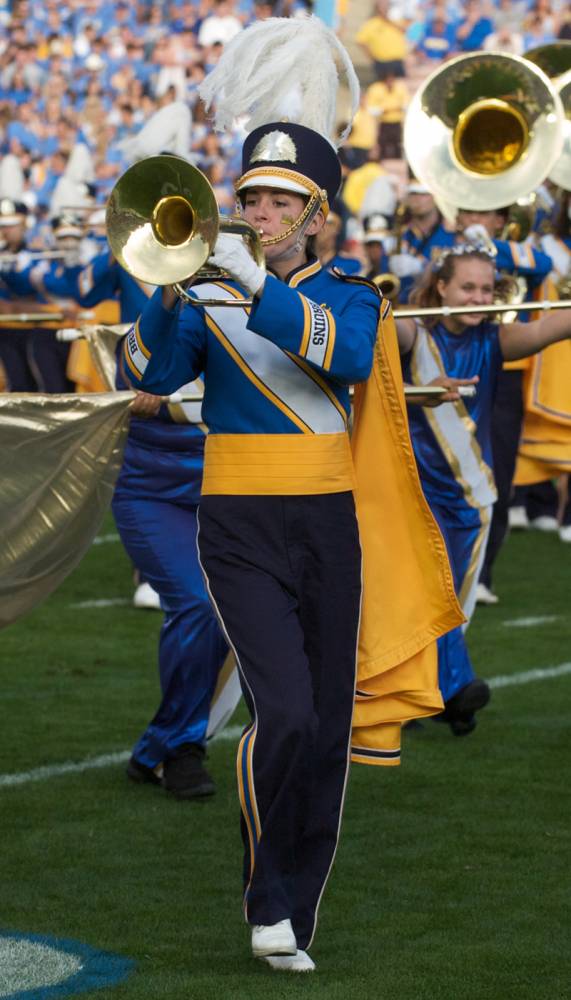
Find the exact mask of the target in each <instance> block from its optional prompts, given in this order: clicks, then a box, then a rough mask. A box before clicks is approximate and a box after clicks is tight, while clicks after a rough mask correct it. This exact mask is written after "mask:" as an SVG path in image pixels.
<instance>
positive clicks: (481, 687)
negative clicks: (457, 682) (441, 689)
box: [434, 677, 491, 736]
mask: <svg viewBox="0 0 571 1000" xmlns="http://www.w3.org/2000/svg"><path fill="white" fill-rule="evenodd" d="M490 696H491V691H490V689H489V687H488V685H487V684H486V682H485V681H483V680H480V678H479V677H476V678H474V680H473V681H470V683H469V684H466V687H463V688H461V689H460V691H457V692H456V694H455V695H453V696H452V698H449V699H448V701H447V702H445V703H444V711H443V712H441V713H440V715H437V716H435V717H434V718H435V721H436V722H447V723H448V724H449V725H450V729H451V730H452V732H453V733H454V735H455V736H468V735H469V734H470V733H472V732H473V731H474V729H475V728H476V719H475V717H474V713H475V712H478V711H479V710H480V709H481V708H484V707H485V706H486V705H487V704H488V702H489V700H490Z"/></svg>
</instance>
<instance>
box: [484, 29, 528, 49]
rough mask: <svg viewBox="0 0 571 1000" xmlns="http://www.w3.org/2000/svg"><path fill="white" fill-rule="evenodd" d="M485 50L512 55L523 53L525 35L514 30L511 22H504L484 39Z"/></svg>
mask: <svg viewBox="0 0 571 1000" xmlns="http://www.w3.org/2000/svg"><path fill="white" fill-rule="evenodd" d="M483 49H484V51H485V52H505V53H506V54H507V55H510V56H521V55H523V35H522V34H520V32H519V31H513V30H512V29H511V28H510V26H509V24H502V25H501V26H500V27H498V28H497V29H496V30H495V31H492V34H491V35H488V36H487V38H485V39H484V44H483Z"/></svg>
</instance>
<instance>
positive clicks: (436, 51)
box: [416, 7, 456, 63]
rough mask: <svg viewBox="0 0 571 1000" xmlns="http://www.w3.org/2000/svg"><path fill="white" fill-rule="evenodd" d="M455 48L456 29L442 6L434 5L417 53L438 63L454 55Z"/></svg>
mask: <svg viewBox="0 0 571 1000" xmlns="http://www.w3.org/2000/svg"><path fill="white" fill-rule="evenodd" d="M455 49H456V29H455V27H454V25H453V24H452V22H451V21H449V20H448V19H447V17H446V14H445V12H444V8H443V7H436V8H435V10H434V16H433V17H432V20H430V21H427V23H426V27H425V30H424V33H423V35H422V39H421V41H420V43H419V44H418V46H417V49H416V51H417V53H418V54H419V55H420V56H421V57H422V58H424V59H425V60H429V61H431V62H434V63H440V62H442V61H443V60H444V59H447V58H448V57H449V56H451V55H454V52H455Z"/></svg>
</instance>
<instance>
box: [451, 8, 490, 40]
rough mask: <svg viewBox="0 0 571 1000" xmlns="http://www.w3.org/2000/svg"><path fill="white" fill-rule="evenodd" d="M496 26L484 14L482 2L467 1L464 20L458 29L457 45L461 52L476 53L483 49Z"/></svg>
mask: <svg viewBox="0 0 571 1000" xmlns="http://www.w3.org/2000/svg"><path fill="white" fill-rule="evenodd" d="M493 30H494V26H493V24H492V22H491V21H490V18H489V17H485V16H484V14H483V9H482V4H481V2H480V0H467V3H466V12H465V17H464V19H463V20H462V21H461V22H460V24H459V25H458V26H457V28H456V45H457V48H458V50H459V52H475V51H476V50H477V49H481V48H482V46H483V44H484V41H485V40H486V38H487V37H488V35H491V34H492V31H493Z"/></svg>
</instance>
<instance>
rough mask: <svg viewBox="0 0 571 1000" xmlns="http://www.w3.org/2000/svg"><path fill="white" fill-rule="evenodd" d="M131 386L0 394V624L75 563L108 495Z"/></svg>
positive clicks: (122, 442)
mask: <svg viewBox="0 0 571 1000" xmlns="http://www.w3.org/2000/svg"><path fill="white" fill-rule="evenodd" d="M133 399H134V393H133V392H107V393H89V394H85V395H81V394H79V393H68V394H61V395H40V394H38V393H8V394H6V395H0V510H1V512H2V518H1V521H0V626H5V625H9V624H10V623H11V622H14V621H16V620H17V619H18V618H20V617H21V616H22V615H25V614H26V613H27V612H28V611H31V610H32V608H34V607H35V606H36V605H37V604H39V603H40V601H43V600H44V598H46V597H47V596H48V595H49V594H51V593H52V591H54V590H55V589H56V587H58V586H59V584H60V583H61V582H62V581H63V580H64V579H65V577H66V576H67V575H68V574H69V573H70V572H71V571H72V570H73V569H74V568H75V567H76V566H77V564H78V563H79V562H80V560H81V559H82V557H83V555H84V554H85V552H86V551H87V549H88V548H89V546H90V545H91V542H92V541H93V538H94V537H95V535H96V534H97V531H98V529H99V527H100V524H101V521H102V519H103V516H104V514H105V512H106V511H107V510H108V508H109V505H110V503H111V497H112V495H113V489H114V485H115V481H116V479H117V476H118V474H119V469H120V467H121V462H122V458H123V450H124V446H125V441H126V437H127V430H128V426H129V405H130V403H131V401H132V400H133Z"/></svg>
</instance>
